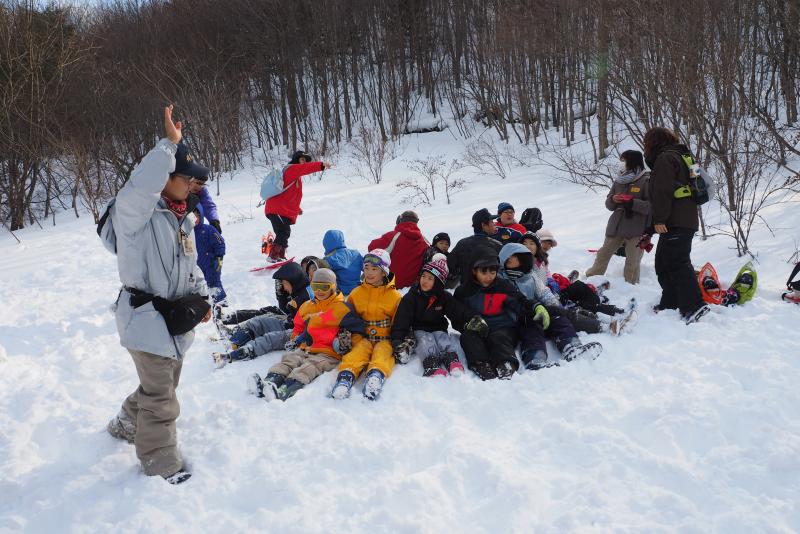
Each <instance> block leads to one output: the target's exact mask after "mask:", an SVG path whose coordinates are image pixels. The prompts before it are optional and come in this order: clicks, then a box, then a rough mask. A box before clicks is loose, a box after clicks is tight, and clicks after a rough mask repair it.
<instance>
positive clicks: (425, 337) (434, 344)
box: [414, 330, 464, 360]
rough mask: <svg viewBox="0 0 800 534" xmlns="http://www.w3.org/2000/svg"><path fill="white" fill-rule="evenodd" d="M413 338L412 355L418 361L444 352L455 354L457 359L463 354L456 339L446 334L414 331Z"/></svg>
mask: <svg viewBox="0 0 800 534" xmlns="http://www.w3.org/2000/svg"><path fill="white" fill-rule="evenodd" d="M414 337H416V338H417V346H416V348H415V349H414V354H416V355H418V356H419V359H420V360H424V359H425V358H427V357H428V356H441V355H442V354H444V353H445V352H455V353H456V354H458V355H459V357H461V356H463V354H464V352H463V351H462V349H461V343H459V341H458V338H456V337H455V336H451V335H450V334H448V333H447V332H441V331H437V332H425V331H424V330H414Z"/></svg>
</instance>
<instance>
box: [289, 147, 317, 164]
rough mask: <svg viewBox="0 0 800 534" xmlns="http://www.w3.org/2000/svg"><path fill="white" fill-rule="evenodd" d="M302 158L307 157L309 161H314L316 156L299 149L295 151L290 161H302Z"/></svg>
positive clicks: (291, 162)
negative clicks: (313, 156)
mask: <svg viewBox="0 0 800 534" xmlns="http://www.w3.org/2000/svg"><path fill="white" fill-rule="evenodd" d="M300 158H306V159H307V160H308V161H314V158H312V157H311V154H309V153H308V152H306V151H305V150H297V151H295V152H294V154H292V157H291V159H290V160H289V163H290V164H293V163H300Z"/></svg>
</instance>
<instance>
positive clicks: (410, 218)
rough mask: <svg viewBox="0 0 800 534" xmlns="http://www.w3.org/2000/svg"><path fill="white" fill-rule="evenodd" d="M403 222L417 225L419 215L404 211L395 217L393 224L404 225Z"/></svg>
mask: <svg viewBox="0 0 800 534" xmlns="http://www.w3.org/2000/svg"><path fill="white" fill-rule="evenodd" d="M404 222H413V223H418V222H419V215H417V214H416V213H415V212H413V211H411V210H408V211H404V212H403V213H401V214H400V215H398V216H397V220H396V221H395V224H400V223H404Z"/></svg>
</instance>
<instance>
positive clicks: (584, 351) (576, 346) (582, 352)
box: [561, 337, 603, 362]
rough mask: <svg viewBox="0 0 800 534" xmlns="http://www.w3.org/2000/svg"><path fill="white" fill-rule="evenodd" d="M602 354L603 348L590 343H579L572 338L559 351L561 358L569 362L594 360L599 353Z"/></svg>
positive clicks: (594, 342) (593, 342) (598, 344)
mask: <svg viewBox="0 0 800 534" xmlns="http://www.w3.org/2000/svg"><path fill="white" fill-rule="evenodd" d="M601 352H603V346H602V345H601V344H600V343H598V342H596V341H592V342H590V343H586V344H584V343H581V341H580V339H578V338H576V337H575V338H572V339H571V340H570V342H569V343H567V345H566V346H565V347H564V348H563V349H562V350H561V355H562V357H563V358H564V359H565V360H566V361H568V362H571V361H573V360H574V359H576V358H588V359H592V360H594V359H595V358H597V357H598V356H600V353H601Z"/></svg>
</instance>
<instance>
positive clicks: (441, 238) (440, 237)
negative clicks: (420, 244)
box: [431, 232, 451, 246]
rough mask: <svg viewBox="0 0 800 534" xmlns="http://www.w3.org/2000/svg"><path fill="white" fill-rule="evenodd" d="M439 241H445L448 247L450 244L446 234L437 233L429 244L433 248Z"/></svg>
mask: <svg viewBox="0 0 800 534" xmlns="http://www.w3.org/2000/svg"><path fill="white" fill-rule="evenodd" d="M439 241H447V244H448V245H449V244H450V243H451V241H450V236H449V235H448V234H447V233H446V232H439V233H438V234H436V235H435V236H433V241H431V244H432V245H434V246H435V245H436V243H438V242H439Z"/></svg>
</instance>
